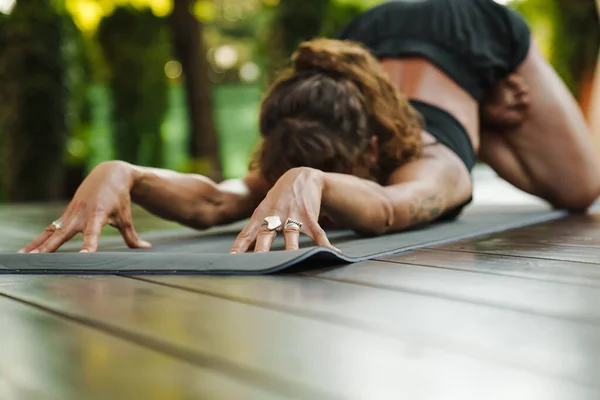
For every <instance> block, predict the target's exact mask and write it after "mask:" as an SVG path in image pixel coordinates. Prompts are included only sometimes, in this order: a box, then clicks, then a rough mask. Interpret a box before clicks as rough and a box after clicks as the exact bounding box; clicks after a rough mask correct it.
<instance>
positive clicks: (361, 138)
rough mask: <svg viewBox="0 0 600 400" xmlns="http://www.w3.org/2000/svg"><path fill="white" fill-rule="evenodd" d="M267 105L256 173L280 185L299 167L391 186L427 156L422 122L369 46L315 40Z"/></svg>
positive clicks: (277, 84) (300, 54)
mask: <svg viewBox="0 0 600 400" xmlns="http://www.w3.org/2000/svg"><path fill="white" fill-rule="evenodd" d="M292 62H293V67H292V69H291V70H290V71H287V72H286V73H285V74H284V75H283V76H282V77H281V78H279V80H277V81H276V82H275V83H274V84H273V85H272V86H271V88H270V89H269V91H268V92H267V94H266V97H265V98H264V100H263V102H262V105H261V112H260V133H261V136H262V141H261V144H260V146H259V148H258V151H257V152H256V154H255V157H254V160H253V164H254V165H253V166H254V167H258V168H260V170H261V171H262V173H263V175H264V176H265V178H266V179H268V180H269V181H271V182H274V181H276V180H277V179H278V178H279V177H280V176H281V175H283V174H284V173H285V172H286V171H288V170H289V169H291V168H294V167H300V166H305V167H312V168H317V169H320V170H323V171H325V172H339V173H348V174H353V175H357V176H359V177H362V178H366V179H373V180H380V179H382V178H385V177H386V176H387V175H389V173H391V172H392V171H393V170H394V169H395V168H397V167H398V166H400V165H401V164H403V163H405V162H407V161H409V160H411V159H414V158H415V157H417V156H419V154H420V152H421V122H420V118H419V116H418V114H417V113H416V112H415V111H414V109H412V107H410V105H409V104H408V102H407V101H406V99H405V98H404V97H403V96H402V95H401V94H400V93H399V92H398V91H397V90H396V89H395V88H394V86H393V85H392V84H391V82H390V81H389V80H388V78H387V75H386V74H385V72H384V71H383V69H382V68H381V67H380V66H379V63H378V61H377V60H376V59H375V58H374V57H373V56H372V55H371V54H370V53H369V52H368V51H367V50H366V49H365V48H363V47H362V46H360V45H358V44H355V43H350V42H342V41H336V40H328V39H315V40H312V41H309V42H305V43H303V44H301V45H300V47H299V48H298V50H297V51H296V52H295V53H294V55H293V57H292Z"/></svg>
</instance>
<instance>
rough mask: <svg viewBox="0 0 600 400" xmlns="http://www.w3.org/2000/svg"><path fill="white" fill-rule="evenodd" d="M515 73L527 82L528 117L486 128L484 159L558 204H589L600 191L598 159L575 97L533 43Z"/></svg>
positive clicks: (482, 136) (508, 177) (529, 190)
mask: <svg viewBox="0 0 600 400" xmlns="http://www.w3.org/2000/svg"><path fill="white" fill-rule="evenodd" d="M516 73H517V74H518V75H519V76H521V77H522V78H523V79H524V81H525V82H526V83H527V85H528V86H529V97H530V106H529V110H528V113H527V116H526V118H525V120H524V122H523V123H522V124H521V125H520V126H519V127H518V128H516V129H513V130H511V131H504V132H501V133H499V132H488V131H482V132H481V148H480V157H481V159H482V160H483V161H486V162H487V163H488V164H490V166H491V167H492V168H494V169H496V171H497V172H498V173H499V175H500V176H502V177H503V178H505V179H506V180H508V181H509V182H511V183H513V184H515V185H516V186H517V187H520V188H521V189H523V190H525V191H528V192H530V193H532V194H535V195H538V196H540V197H543V198H546V199H547V200H549V201H550V202H552V203H554V204H555V205H557V206H560V207H566V208H586V207H587V205H589V204H588V203H590V202H592V201H594V199H596V198H597V197H598V195H599V194H600V164H599V159H598V158H599V157H598V154H597V153H596V152H595V150H594V146H593V141H592V137H591V133H590V130H589V128H588V126H587V125H586V122H585V119H584V117H583V114H582V112H581V110H580V109H579V106H578V105H577V102H576V101H575V99H574V97H573V96H572V95H571V93H570V92H569V90H568V89H567V87H566V86H565V84H564V83H563V82H562V80H561V79H560V77H559V76H558V74H557V73H556V72H555V71H554V69H553V68H552V67H551V66H550V64H549V63H548V62H547V61H546V60H545V59H544V57H543V56H542V55H541V53H540V51H539V49H538V48H537V46H536V45H535V44H532V46H531V49H530V51H529V54H528V56H527V58H526V60H525V61H524V63H523V64H522V65H521V66H520V68H519V69H518V70H517V72H516Z"/></svg>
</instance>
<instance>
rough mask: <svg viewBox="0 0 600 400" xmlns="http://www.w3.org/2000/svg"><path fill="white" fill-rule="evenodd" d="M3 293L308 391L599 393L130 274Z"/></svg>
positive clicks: (9, 288)
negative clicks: (131, 276) (125, 276)
mask: <svg viewBox="0 0 600 400" xmlns="http://www.w3.org/2000/svg"><path fill="white" fill-rule="evenodd" d="M0 292H2V293H5V294H8V295H10V296H13V297H15V298H19V299H22V300H26V301H28V302H32V303H35V304H38V305H40V306H43V307H45V308H47V309H49V310H52V311H53V312H55V313H59V314H61V315H65V316H69V317H70V318H74V319H77V320H80V321H85V323H86V324H89V325H95V326H97V327H100V328H102V329H112V330H114V331H115V332H119V333H120V334H125V333H126V334H127V335H129V336H128V337H130V338H132V339H133V338H137V339H139V341H140V342H143V343H148V342H153V343H160V345H161V346H162V347H163V348H164V349H165V350H169V351H173V352H174V353H182V352H184V353H186V354H188V355H189V357H190V358H191V359H194V358H197V359H210V360H213V361H214V362H215V364H216V365H225V366H230V367H231V368H232V371H235V370H236V369H239V370H243V371H247V373H251V372H252V373H253V374H254V376H264V378H265V385H269V386H268V387H272V386H273V385H278V384H284V383H285V384H286V387H287V388H288V390H290V391H293V392H294V393H300V394H302V391H304V393H303V394H304V395H305V396H306V397H305V398H320V399H321V398H352V399H366V398H368V399H371V398H377V399H386V398H397V394H398V393H402V395H403V397H406V398H411V399H426V398H443V397H445V396H447V395H448V393H452V394H453V395H455V396H456V397H457V398H483V397H485V398H492V399H504V398H511V399H531V398H532V397H531V396H532V395H533V396H534V397H536V398H544V399H572V398H573V396H577V398H581V399H587V398H594V397H593V396H597V392H596V391H594V390H592V389H590V387H589V386H590V385H586V386H584V384H581V383H579V384H578V383H572V382H571V383H570V382H567V381H564V380H563V381H561V380H558V379H551V378H548V377H544V376H541V375H539V374H535V373H532V372H528V371H525V370H523V369H514V368H507V367H502V366H499V365H494V364H493V363H489V362H485V361H483V360H476V359H473V358H472V357H468V356H465V355H461V354H456V353H452V352H447V351H443V350H439V349H436V348H432V347H430V346H427V345H424V344H419V343H410V342H406V341H402V340H398V339H393V338H390V337H387V336H383V335H375V334H372V333H368V332H365V331H364V330H358V329H351V328H349V327H345V326H341V325H339V324H336V323H334V322H326V321H316V320H313V319H310V318H306V317H301V316H298V315H290V314H286V313H283V312H281V311H278V310H272V309H266V308H261V307H257V306H256V305H250V304H243V303H239V302H234V301H227V300H224V299H219V298H215V297H212V296H207V295H202V294H198V293H191V292H188V291H183V290H174V289H173V288H168V287H164V286H161V285H156V284H150V283H146V282H140V281H137V280H133V279H123V278H110V277H98V278H79V277H55V278H53V277H29V279H27V281H21V282H17V283H14V282H11V283H7V284H4V285H1V286H0ZM423 311H425V310H423ZM585 350H589V348H586V349H585ZM575 358H577V357H575ZM574 360H575V359H574ZM563 361H564V360H563ZM490 393H491V395H490Z"/></svg>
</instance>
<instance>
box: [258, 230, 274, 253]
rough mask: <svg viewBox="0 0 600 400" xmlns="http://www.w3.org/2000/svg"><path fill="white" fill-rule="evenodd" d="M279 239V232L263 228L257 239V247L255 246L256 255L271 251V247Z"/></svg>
mask: <svg viewBox="0 0 600 400" xmlns="http://www.w3.org/2000/svg"><path fill="white" fill-rule="evenodd" d="M276 237H277V232H270V231H268V230H266V228H263V229H262V230H261V231H260V233H259V234H258V237H257V238H256V246H254V252H255V253H264V252H267V251H269V250H271V246H272V245H273V242H274V241H275V238H276Z"/></svg>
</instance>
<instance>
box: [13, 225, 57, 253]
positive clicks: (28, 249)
mask: <svg viewBox="0 0 600 400" xmlns="http://www.w3.org/2000/svg"><path fill="white" fill-rule="evenodd" d="M54 231H55V229H54V227H48V228H46V229H44V232H42V233H41V234H40V235H39V236H38V237H36V238H35V239H33V241H32V242H31V243H29V244H28V245H27V246H25V247H23V248H22V249H21V250H19V253H29V252H31V251H32V250H35V249H37V248H38V247H40V246H41V245H42V243H44V242H45V241H46V240H48V238H49V237H50V236H52V234H53V233H54Z"/></svg>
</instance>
